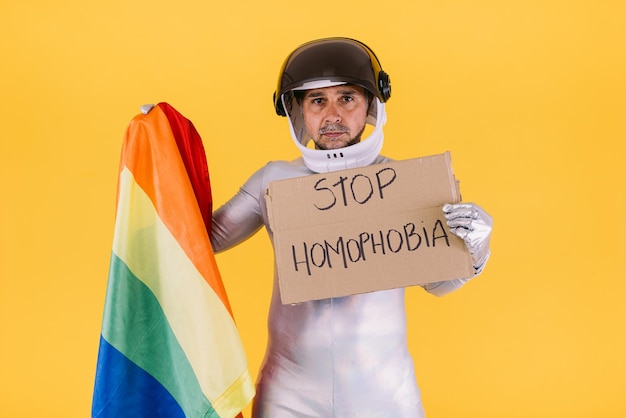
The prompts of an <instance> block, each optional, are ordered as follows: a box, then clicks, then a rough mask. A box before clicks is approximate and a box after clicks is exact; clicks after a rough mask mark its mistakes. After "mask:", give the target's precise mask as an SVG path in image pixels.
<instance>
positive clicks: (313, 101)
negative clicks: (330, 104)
mask: <svg viewBox="0 0 626 418" xmlns="http://www.w3.org/2000/svg"><path fill="white" fill-rule="evenodd" d="M322 102H323V99H321V98H319V97H317V98H315V99H313V100H311V103H314V104H321V103H322Z"/></svg>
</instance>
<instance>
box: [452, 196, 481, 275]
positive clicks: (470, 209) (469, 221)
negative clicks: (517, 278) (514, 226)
mask: <svg viewBox="0 0 626 418" xmlns="http://www.w3.org/2000/svg"><path fill="white" fill-rule="evenodd" d="M443 212H444V216H445V217H446V221H447V224H448V226H449V227H450V231H451V232H452V233H453V234H454V235H456V236H458V237H459V238H461V239H462V240H463V241H464V242H465V245H466V246H467V249H468V250H469V253H470V255H471V256H472V264H473V266H474V275H477V274H480V272H482V271H483V269H484V268H485V264H486V263H487V259H488V258H489V254H490V249H489V238H490V236H491V227H492V224H493V220H492V219H491V216H489V215H488V214H487V212H485V211H484V210H483V209H482V208H481V207H480V206H478V205H476V204H474V203H455V204H449V203H446V204H445V205H443Z"/></svg>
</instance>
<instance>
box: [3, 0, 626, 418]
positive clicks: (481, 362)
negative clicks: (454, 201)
mask: <svg viewBox="0 0 626 418" xmlns="http://www.w3.org/2000/svg"><path fill="white" fill-rule="evenodd" d="M624 12H625V6H624V3H623V2H622V1H619V0H615V1H608V0H606V1H602V0H586V1H582V0H578V1H576V0H572V1H565V0H554V1H551V0H524V1H522V0H511V1H496V0H491V1H489V0H473V1H470V0H465V1H425V0H417V1H408V0H406V1H393V0H389V1H370V0H362V1H342V2H338V1H319V2H297V1H292V2H288V1H275V0H273V1H264V2H262V1H256V0H241V1H235V2H211V1H199V0H198V1H190V0H181V1H179V2H172V1H168V2H165V1H161V0H151V1H145V0H137V1H120V0H111V1H106V2H95V1H87V0H80V1H79V0H73V1H70V0H59V1H41V0H39V1H36V0H24V1H11V2H10V1H8V0H3V1H2V2H1V3H0V98H1V101H0V140H1V148H0V199H1V206H0V237H1V238H0V275H1V276H0V317H1V323H0V338H1V340H0V341H1V344H0V393H1V395H0V396H1V397H0V416H2V417H33V416H43V417H64V418H68V417H69V418H71V417H85V416H87V415H89V411H90V406H91V395H92V390H93V380H94V374H95V364H96V356H97V348H98V339H99V334H100V323H101V318H102V309H103V305H104V295H105V288H106V280H107V273H108V265H109V255H110V249H111V242H112V232H113V222H114V203H115V190H116V185H117V168H118V167H117V166H118V159H119V153H120V146H121V139H122V136H123V134H124V131H125V128H126V125H127V123H128V121H129V120H130V119H131V118H132V117H133V116H134V115H135V114H137V113H138V112H139V106H140V105H142V104H144V103H151V102H158V101H167V102H169V103H170V104H172V105H173V106H174V107H175V108H177V109H178V110H179V111H180V112H181V113H183V114H184V115H185V116H187V117H188V118H189V119H191V120H192V121H193V122H194V124H195V125H196V127H197V129H198V131H199V132H200V134H201V135H202V137H203V141H204V144H205V148H206V152H207V158H208V162H209V167H210V171H211V179H212V185H213V192H214V197H215V201H216V205H219V204H221V203H223V202H224V201H225V200H226V199H228V198H230V197H231V195H232V194H234V193H235V192H236V190H237V188H238V187H239V186H240V185H241V184H242V183H243V182H244V181H245V180H246V178H247V177H248V176H249V175H250V174H251V173H252V172H253V171H254V170H256V169H257V168H258V167H259V166H261V165H262V164H264V163H265V162H266V161H268V160H270V159H291V158H295V157H296V156H297V155H298V154H297V150H296V148H295V147H294V146H293V144H292V143H291V140H290V138H289V135H288V128H287V123H286V120H285V119H283V118H279V117H278V116H276V115H275V114H274V112H273V109H272V105H271V96H272V93H273V90H274V87H275V83H276V76H277V72H278V69H279V67H280V65H281V64H282V62H283V59H284V58H285V56H286V55H287V54H288V53H289V52H290V51H291V50H292V49H293V48H294V47H295V46H297V45H299V44H300V43H302V42H305V41H308V40H310V39H313V38H318V37H324V36H350V37H355V38H357V39H360V40H362V41H364V42H365V43H367V44H368V45H369V46H370V47H372V48H373V49H374V51H376V53H377V54H378V56H379V58H380V59H381V61H382V64H383V67H384V68H385V70H386V71H387V72H388V73H389V74H390V75H391V79H392V85H393V95H392V98H391V100H390V101H389V104H388V107H387V111H388V115H389V119H388V124H387V127H386V131H385V132H386V142H385V148H384V153H385V154H387V155H389V156H391V157H394V158H411V157H417V156H421V155H428V154H433V153H439V152H443V151H445V150H450V151H451V152H452V158H453V166H454V169H455V173H456V176H457V177H458V178H459V179H460V180H461V190H462V192H463V195H464V198H465V200H468V201H475V202H478V203H480V204H481V205H482V206H483V207H484V208H486V209H487V210H488V211H489V212H490V213H491V215H492V216H493V218H494V219H495V229H494V233H493V239H492V250H493V254H492V259H491V261H490V263H489V265H488V267H487V270H486V271H485V273H484V274H483V276H481V277H480V278H478V279H476V280H475V281H473V282H472V283H470V284H469V285H467V286H466V287H465V288H463V289H462V290H460V291H458V292H456V293H454V294H452V295H449V296H447V297H445V298H435V297H432V296H429V295H427V294H426V293H425V292H422V291H418V290H417V289H410V291H409V292H408V294H407V298H408V305H409V315H410V316H409V318H410V320H409V321H410V322H409V327H410V328H409V333H410V334H409V335H410V347H411V351H412V353H413V355H414V358H415V362H416V369H417V376H418V380H419V383H420V387H421V389H422V392H423V400H424V403H425V405H426V408H427V411H428V416H429V418H449V417H481V418H487V417H494V418H495V417H497V418H502V417H506V418H512V417H546V418H554V417H590V416H591V417H623V416H626V396H625V395H626V382H625V376H626V360H625V358H626V356H625V354H626V329H625V325H626V321H625V318H626V303H625V302H624V293H625V291H626V285H625V277H624V272H623V263H624V259H625V258H626V251H625V249H626V246H625V245H624V236H625V235H626V228H625V227H624V224H625V220H624V212H626V202H625V193H624V189H625V186H624V174H625V170H624V161H623V154H622V153H623V150H624V146H623V143H624V140H625V139H626V129H625V127H624V126H625V122H626V120H625V119H626V118H625V116H626V105H625V104H626V82H625V81H624V76H625V73H626V47H625V41H626V30H625V29H624V21H626V16H625V13H624ZM218 263H219V265H220V269H221V272H222V274H223V276H224V280H225V284H226V286H227V290H228V292H229V296H230V299H231V302H232V305H233V308H234V312H235V316H236V319H237V322H238V324H239V328H240V330H241V334H242V338H243V341H244V344H245V348H246V352H247V354H248V357H249V362H250V368H251V370H252V372H253V374H254V375H255V376H256V371H257V368H258V366H259V364H260V362H261V358H262V355H263V352H264V349H265V342H266V329H265V318H266V311H267V306H268V300H269V292H270V289H271V268H272V261H271V250H270V245H269V243H268V241H267V238H266V234H265V233H264V232H261V233H259V234H257V236H255V237H254V238H252V239H251V240H249V241H247V242H246V243H244V244H242V245H241V246H239V247H237V248H235V249H233V250H231V251H229V252H227V253H225V254H223V255H219V257H218ZM248 416H249V415H248Z"/></svg>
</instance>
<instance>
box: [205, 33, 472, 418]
mask: <svg viewBox="0 0 626 418" xmlns="http://www.w3.org/2000/svg"><path fill="white" fill-rule="evenodd" d="M340 83H354V84H358V85H361V86H362V87H364V88H365V89H366V90H367V91H368V92H370V93H371V94H372V95H373V96H374V99H373V100H372V105H371V107H370V111H369V116H370V118H369V123H370V124H372V125H373V132H372V133H371V134H370V135H369V136H368V137H367V138H365V139H363V140H362V141H361V142H359V143H358V144H355V145H352V146H349V147H346V148H343V149H341V150H334V151H342V152H340V153H338V154H340V155H339V156H336V155H334V156H332V158H331V157H329V156H328V155H326V151H322V150H314V149H311V148H307V147H306V139H305V134H304V127H303V121H302V117H301V112H300V111H299V109H297V101H296V100H294V98H293V93H292V92H293V91H294V90H303V89H307V88H319V87H325V86H331V85H336V84H340ZM389 94H390V86H389V79H388V77H387V75H386V74H385V73H384V72H382V69H381V68H380V64H379V63H378V61H377V59H376V57H375V56H374V54H373V53H372V52H371V51H370V50H369V48H367V47H366V46H365V45H363V44H361V43H360V42H358V41H354V40H350V39H344V38H331V39H324V40H319V41H313V42H311V43H308V44H305V45H303V46H301V47H300V48H298V49H296V51H294V52H293V53H292V54H291V55H290V56H289V57H288V58H287V60H286V62H285V65H284V67H283V69H282V71H281V75H280V77H279V83H278V88H277V90H276V93H275V96H274V102H275V107H276V111H277V113H278V114H279V115H284V116H289V118H288V119H289V124H290V128H291V133H292V137H293V138H294V141H295V142H296V145H298V147H299V148H300V149H301V151H302V154H303V156H302V158H299V159H296V160H294V161H275V162H270V163H268V164H267V165H265V166H264V167H262V168H261V169H259V170H258V171H257V172H256V173H254V174H253V175H252V176H251V177H250V179H249V180H248V181H247V182H246V183H245V184H244V185H243V186H242V187H241V189H240V190H239V192H238V193H237V194H236V195H235V196H234V197H233V198H232V199H231V200H230V201H228V202H227V203H226V204H225V205H223V206H222V207H221V208H219V209H218V210H217V211H216V212H215V213H214V215H213V227H212V235H211V241H212V243H213V246H214V249H215V251H216V252H219V251H223V250H225V249H227V248H229V247H231V246H233V245H236V244H238V243H239V242H241V241H243V240H244V239H246V238H247V237H249V236H250V235H252V234H254V233H255V232H256V231H258V230H259V228H260V227H261V226H262V225H265V227H266V228H267V230H268V233H269V236H270V239H273V238H272V231H271V230H270V228H269V224H268V217H267V212H266V206H265V202H264V199H265V190H266V188H267V186H268V184H269V183H270V182H271V181H274V180H279V179H285V178H292V177H299V176H305V175H309V174H312V173H314V172H324V171H333V170H339V169H344V168H351V167H358V166H364V165H368V164H376V163H381V162H385V161H388V160H387V159H386V158H385V157H383V156H380V155H379V152H380V149H381V147H382V139H383V136H382V125H383V124H384V122H385V114H384V102H385V101H386V100H387V99H388V98H389ZM333 154H337V152H333ZM255 280H256V278H255ZM466 281H467V279H464V280H455V281H448V282H441V283H433V284H430V285H426V286H424V288H425V289H426V290H427V291H429V292H430V293H433V294H436V295H443V294H445V293H448V292H450V291H452V290H454V289H456V288H458V287H460V286H462V285H463V284H464V283H465V282H466ZM404 304H405V301H404V289H393V290H386V291H379V292H372V293H367V294H362V295H353V296H347V297H341V298H331V299H325V300H318V301H310V302H304V303H299V304H295V305H283V304H282V303H281V301H280V295H279V290H278V277H277V275H276V273H275V274H274V285H273V296H272V300H271V305H270V311H269V319H268V324H269V327H268V328H269V336H268V346H267V351H266V355H265V359H264V363H263V365H262V368H261V370H260V372H259V377H258V381H257V395H256V398H255V401H254V406H253V418H284V417H298V418H302V417H316V418H319V417H324V418H326V417H363V418H385V417H388V418H405V417H406V418H419V417H422V416H423V415H424V412H423V408H422V404H421V399H420V392H419V389H418V387H417V383H416V378H415V374H414V370H413V361H412V358H411V356H410V354H409V351H408V347H407V335H406V313H405V305H404Z"/></svg>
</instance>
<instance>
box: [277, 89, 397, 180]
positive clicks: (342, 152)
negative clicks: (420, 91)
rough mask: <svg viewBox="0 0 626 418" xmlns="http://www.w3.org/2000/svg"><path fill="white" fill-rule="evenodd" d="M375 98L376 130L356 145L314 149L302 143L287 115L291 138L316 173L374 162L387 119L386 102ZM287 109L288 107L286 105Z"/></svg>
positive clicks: (379, 148) (306, 162) (380, 147)
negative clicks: (331, 148)
mask: <svg viewBox="0 0 626 418" xmlns="http://www.w3.org/2000/svg"><path fill="white" fill-rule="evenodd" d="M375 100H376V103H377V106H378V108H377V111H376V126H375V127H374V130H373V131H372V132H371V133H370V134H369V135H368V136H367V137H366V138H364V139H361V141H360V142H358V143H356V144H354V145H350V146H347V147H343V148H338V149H333V150H320V149H312V148H307V147H306V146H304V145H302V144H301V143H300V140H299V139H298V136H297V135H296V132H295V130H294V127H293V122H292V120H291V117H287V120H288V121H289V131H290V132H291V138H292V139H293V142H294V143H295V144H296V146H297V147H298V148H299V149H300V152H302V158H303V160H304V164H305V165H306V166H307V167H308V168H309V169H310V170H312V171H314V172H316V173H328V172H331V171H338V170H345V169H349V168H357V167H364V166H367V165H370V164H372V163H373V162H374V161H375V160H376V157H378V155H379V154H380V151H381V150H382V148H383V139H384V134H383V125H384V124H385V122H386V121H387V114H386V113H385V104H384V103H382V102H381V101H380V100H378V99H377V98H376V99H375ZM285 109H287V107H286V106H285Z"/></svg>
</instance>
